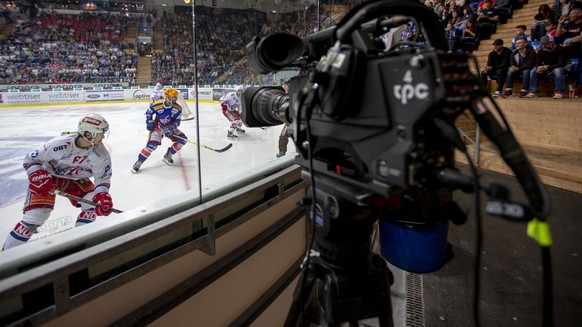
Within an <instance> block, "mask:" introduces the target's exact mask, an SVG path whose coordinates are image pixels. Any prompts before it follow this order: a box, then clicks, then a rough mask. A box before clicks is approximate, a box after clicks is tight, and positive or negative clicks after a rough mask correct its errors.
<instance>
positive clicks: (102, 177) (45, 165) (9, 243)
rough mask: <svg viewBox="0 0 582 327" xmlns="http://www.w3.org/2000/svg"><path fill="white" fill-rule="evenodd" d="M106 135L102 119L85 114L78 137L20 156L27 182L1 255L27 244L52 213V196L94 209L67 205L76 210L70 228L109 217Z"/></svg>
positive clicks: (58, 140) (62, 138) (52, 142)
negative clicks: (65, 196) (81, 200)
mask: <svg viewBox="0 0 582 327" xmlns="http://www.w3.org/2000/svg"><path fill="white" fill-rule="evenodd" d="M108 134H109V124H108V123H107V121H106V120H105V118H103V117H102V116H100V115H97V114H89V115H86V116H84V117H83V118H81V120H80V121H79V125H78V133H76V134H70V135H65V136H60V137H56V138H53V139H51V140H50V141H48V142H47V143H45V144H43V145H42V146H40V147H39V148H38V149H36V150H34V151H32V152H30V153H28V154H27V155H26V156H25V157H24V165H23V166H24V169H25V170H26V174H27V175H28V180H29V185H28V191H27V194H26V200H25V202H24V210H23V211H24V214H23V216H22V220H20V222H18V223H17V224H16V226H15V227H14V229H13V230H12V231H11V232H10V233H9V234H8V237H7V238H6V241H5V242H4V246H3V248H2V249H3V250H6V249H9V248H11V247H14V246H17V245H20V244H23V243H26V242H27V241H28V240H29V239H30V238H31V237H32V234H34V233H35V232H36V230H37V228H38V227H40V226H41V225H42V224H44V223H45V222H46V220H47V219H48V218H49V216H50V214H51V212H52V211H53V209H54V205H55V198H56V193H55V191H61V192H64V193H67V194H70V195H73V196H76V197H80V198H84V199H86V200H91V201H93V202H95V203H97V204H98V205H97V206H91V205H87V204H85V203H79V202H77V201H75V200H71V203H72V204H73V206H75V207H78V208H81V213H80V214H79V216H78V217H77V222H76V224H75V226H80V225H84V224H88V223H91V222H93V221H95V219H96V218H97V216H108V215H109V214H111V209H113V201H112V199H111V196H110V195H109V187H110V185H111V175H112V170H111V157H110V155H109V152H108V151H107V149H106V148H105V146H104V145H103V143H102V140H103V139H104V138H105V137H106V136H107V135H108ZM90 178H93V181H92V180H91V179H90Z"/></svg>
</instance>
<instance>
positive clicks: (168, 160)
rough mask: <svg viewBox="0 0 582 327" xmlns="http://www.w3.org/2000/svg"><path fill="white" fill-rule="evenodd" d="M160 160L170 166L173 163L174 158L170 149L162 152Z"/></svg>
mask: <svg viewBox="0 0 582 327" xmlns="http://www.w3.org/2000/svg"><path fill="white" fill-rule="evenodd" d="M162 161H163V162H164V163H165V164H166V165H168V166H171V165H172V164H173V163H174V160H173V159H172V152H170V149H168V151H166V154H164V157H163V158H162Z"/></svg>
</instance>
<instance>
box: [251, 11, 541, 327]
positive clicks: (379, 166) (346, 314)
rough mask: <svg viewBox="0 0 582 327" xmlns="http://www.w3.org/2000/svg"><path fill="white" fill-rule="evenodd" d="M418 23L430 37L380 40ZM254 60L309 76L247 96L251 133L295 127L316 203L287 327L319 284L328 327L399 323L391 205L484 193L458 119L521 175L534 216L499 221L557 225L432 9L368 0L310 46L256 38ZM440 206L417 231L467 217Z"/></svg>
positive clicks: (257, 66)
mask: <svg viewBox="0 0 582 327" xmlns="http://www.w3.org/2000/svg"><path fill="white" fill-rule="evenodd" d="M409 21H412V22H413V23H414V24H416V25H417V26H418V27H419V31H421V33H420V34H421V35H422V36H423V38H424V39H423V40H422V41H419V40H416V42H415V41H412V42H400V43H398V44H396V45H395V46H393V47H391V48H389V49H387V48H386V45H385V43H384V42H383V41H382V37H383V36H384V35H385V34H386V33H387V32H388V31H389V30H390V29H391V28H393V27H396V26H400V25H402V24H403V23H405V22H409ZM245 53H246V55H247V57H248V60H249V64H250V66H251V67H252V68H253V70H255V72H257V73H259V74H266V73H271V72H276V71H280V70H298V71H299V74H298V75H297V76H295V77H293V78H292V79H291V80H290V82H289V86H290V88H289V93H285V92H284V91H283V89H282V88H280V87H249V88H247V89H246V90H245V91H244V93H243V96H242V116H243V121H244V123H245V125H247V126H249V127H267V126H274V125H278V124H283V123H285V124H288V125H289V127H288V130H289V131H290V134H291V135H292V138H293V141H294V143H295V145H296V148H297V155H296V158H295V161H296V163H297V164H299V165H301V166H302V167H303V168H304V169H303V172H302V177H303V178H304V179H306V180H308V181H310V182H311V190H310V194H309V199H307V202H308V203H307V204H309V205H311V212H310V219H309V220H310V221H311V222H312V223H313V226H314V227H313V228H314V230H313V233H312V242H314V244H315V248H311V247H312V245H310V246H309V249H308V253H307V255H306V259H305V262H304V263H303V265H302V268H303V274H302V278H301V279H300V282H299V284H298V286H297V289H296V293H295V297H294V302H293V305H292V307H291V310H290V312H289V316H288V318H287V325H288V326H295V325H298V324H299V323H300V321H301V320H305V319H308V318H307V317H306V316H307V313H306V312H307V310H308V307H309V302H310V301H309V298H310V297H311V296H312V288H313V286H314V285H315V282H316V281H317V280H321V281H323V285H321V286H320V287H321V288H322V290H323V292H322V294H325V296H323V297H322V299H320V300H319V302H320V305H321V307H322V308H323V309H322V310H321V311H322V312H319V313H318V314H317V315H316V316H318V317H317V319H319V321H318V322H319V323H321V324H326V325H339V324H341V323H345V322H350V323H355V322H358V321H363V320H366V319H372V320H375V321H377V322H378V323H379V324H380V325H382V326H390V325H391V324H392V319H391V312H390V306H391V303H390V294H389V286H390V283H391V274H390V271H389V270H388V269H387V267H386V264H385V262H384V260H382V258H379V257H378V256H377V255H376V254H373V253H371V251H370V246H371V241H372V240H371V239H372V237H371V235H372V234H373V231H374V228H375V227H374V226H375V222H376V221H377V220H378V219H379V217H380V216H382V215H383V213H382V212H383V211H384V215H386V212H387V211H388V212H390V211H389V210H386V208H389V207H390V204H391V203H392V202H391V200H393V199H394V198H400V199H402V198H403V196H404V195H405V194H408V193H409V192H421V193H423V192H424V193H428V194H431V193H434V192H437V191H438V190H442V189H447V190H451V189H461V190H463V191H467V192H471V191H474V192H477V193H478V192H479V188H480V186H479V183H478V178H477V175H476V174H474V176H473V177H471V176H466V175H464V174H462V173H460V172H459V171H458V170H457V169H456V168H455V165H454V157H453V156H454V149H459V150H461V151H463V152H465V153H466V147H465V144H464V142H463V141H462V140H461V138H460V136H459V134H458V131H457V129H456V127H455V126H454V121H455V119H456V118H457V117H458V116H459V115H460V114H461V113H463V112H464V111H466V110H467V109H468V110H469V111H470V112H471V114H472V115H473V117H474V119H475V120H476V122H477V123H478V125H479V126H480V128H481V130H482V131H483V132H484V133H485V134H486V135H487V137H488V138H489V139H490V140H491V141H492V142H493V143H494V144H495V145H496V146H497V147H498V149H499V151H500V153H501V156H502V158H503V160H504V161H505V162H506V163H507V165H508V166H509V167H510V168H511V169H512V170H513V172H514V174H515V176H516V177H517V179H518V181H519V182H520V184H521V185H522V187H523V189H524V191H525V194H526V195H527V197H528V200H529V206H530V207H531V211H532V215H526V214H525V213H524V212H528V211H527V210H522V211H521V213H520V214H518V215H517V216H515V215H514V216H512V213H515V211H512V210H504V208H509V207H511V206H512V205H517V204H512V203H509V202H508V201H509V199H508V196H507V194H505V195H506V196H505V197H502V198H500V199H496V200H498V201H497V202H495V203H497V204H498V205H497V206H495V205H493V206H491V208H493V209H494V210H496V211H495V212H492V213H493V214H497V215H500V216H504V217H506V218H510V219H516V220H518V219H522V220H530V219H532V217H533V216H535V217H537V219H540V220H545V218H546V217H547V216H548V214H549V211H550V208H549V200H548V196H547V194H546V191H545V189H544V187H543V185H542V184H541V182H540V180H539V178H538V176H537V175H536V173H535V171H534V170H533V168H532V166H531V164H530V162H529V161H528V159H527V157H526V156H525V154H524V152H523V150H522V148H521V146H520V145H519V143H518V142H517V141H516V139H515V137H514V136H513V134H512V133H511V130H510V129H509V126H508V125H507V122H505V120H504V119H503V118H501V120H502V121H503V124H501V123H500V122H499V120H498V119H497V118H496V117H497V116H501V117H503V116H502V114H501V112H500V111H499V108H497V106H496V105H495V102H494V101H493V100H492V99H491V97H490V96H489V94H488V92H487V90H486V89H485V88H484V86H483V85H481V82H480V79H479V76H477V74H476V73H474V71H478V70H477V69H476V66H477V65H476V62H475V60H474V58H473V57H472V56H471V55H467V54H454V53H450V52H448V49H447V42H446V39H445V37H444V33H443V29H442V28H441V26H440V23H439V22H438V19H437V17H436V15H435V14H434V13H433V12H432V11H431V10H430V9H428V8H427V7H425V6H424V5H422V4H419V3H416V2H413V1H407V0H390V1H372V2H364V3H363V4H361V5H359V6H357V7H355V8H354V9H352V10H351V11H350V12H349V13H348V14H347V15H346V16H345V17H344V18H343V19H342V20H341V21H340V22H339V23H338V24H337V25H336V26H334V27H331V28H328V29H325V30H322V31H320V32H318V33H315V34H313V35H310V36H308V37H306V38H305V39H304V40H302V39H300V38H298V37H297V36H294V35H291V34H286V33H275V34H271V35H269V36H267V37H264V38H260V37H255V38H254V39H253V40H252V41H251V42H250V43H249V44H248V45H247V46H246V48H245ZM472 69H473V71H472ZM487 101H488V102H487ZM490 107H494V108H496V109H497V115H494V113H493V112H492V111H491V110H490ZM467 160H469V162H470V158H469V156H468V155H467ZM496 194H504V192H497V193H496ZM435 202H438V200H435ZM430 205H431V206H433V205H435V204H434V203H431V204H430ZM436 206H437V207H438V210H437V211H439V214H437V216H436V218H435V216H428V215H424V216H421V217H418V218H419V219H420V221H416V222H415V223H425V224H430V223H435V222H436V220H439V219H442V218H443V217H445V219H451V220H452V221H453V222H457V223H462V222H463V221H464V220H465V217H464V214H463V213H462V212H461V210H460V209H459V207H458V206H457V205H456V204H455V203H454V202H453V201H452V200H451V199H450V198H449V199H448V200H447V201H444V202H441V203H436ZM518 206H519V205H518ZM500 208H501V209H500ZM513 208H514V207H513ZM520 208H525V209H527V206H525V205H523V206H520ZM526 216H527V217H526Z"/></svg>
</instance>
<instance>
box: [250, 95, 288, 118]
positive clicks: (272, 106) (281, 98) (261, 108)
mask: <svg viewBox="0 0 582 327" xmlns="http://www.w3.org/2000/svg"><path fill="white" fill-rule="evenodd" d="M245 97H247V92H245ZM288 107H289V96H288V95H287V94H286V93H285V91H283V90H281V89H279V88H268V87H264V88H259V89H258V90H257V91H256V92H255V93H254V94H252V95H251V100H250V106H248V107H247V108H246V111H249V110H250V114H251V115H252V117H253V118H254V119H255V121H256V122H257V123H258V124H260V125H259V126H273V125H279V124H281V123H284V122H288V121H287V119H286V116H287V108H288ZM248 114H249V112H247V115H248Z"/></svg>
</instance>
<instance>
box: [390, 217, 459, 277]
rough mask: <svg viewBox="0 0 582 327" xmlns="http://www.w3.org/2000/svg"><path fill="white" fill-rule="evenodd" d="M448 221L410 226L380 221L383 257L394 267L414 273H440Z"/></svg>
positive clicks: (443, 261) (443, 259) (443, 260)
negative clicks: (438, 271)
mask: <svg viewBox="0 0 582 327" xmlns="http://www.w3.org/2000/svg"><path fill="white" fill-rule="evenodd" d="M448 233H449V223H448V221H445V222H442V223H437V224H410V223H403V222H397V221H390V220H385V219H380V245H381V248H382V256H383V257H384V259H386V260H387V261H388V262H390V263H391V264H392V265H394V266H396V267H398V268H401V269H404V270H406V271H409V272H414V273H427V272H432V271H436V270H439V269H440V268H441V267H442V266H443V265H444V264H445V251H446V246H447V237H448Z"/></svg>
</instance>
